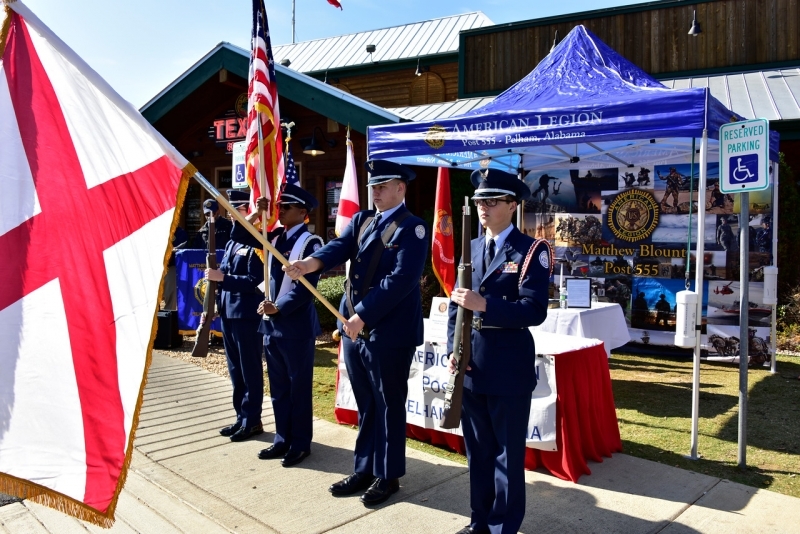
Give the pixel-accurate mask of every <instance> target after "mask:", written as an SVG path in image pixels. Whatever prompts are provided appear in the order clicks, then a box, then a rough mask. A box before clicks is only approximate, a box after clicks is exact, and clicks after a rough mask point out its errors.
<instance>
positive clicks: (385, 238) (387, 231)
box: [344, 211, 411, 317]
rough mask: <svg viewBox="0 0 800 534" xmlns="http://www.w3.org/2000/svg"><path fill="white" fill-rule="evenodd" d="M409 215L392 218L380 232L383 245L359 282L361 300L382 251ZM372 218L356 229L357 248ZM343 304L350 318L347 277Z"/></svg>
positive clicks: (373, 254) (350, 293) (350, 284)
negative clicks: (345, 305) (344, 303)
mask: <svg viewBox="0 0 800 534" xmlns="http://www.w3.org/2000/svg"><path fill="white" fill-rule="evenodd" d="M409 215H411V212H409V211H405V212H403V213H401V214H400V215H398V216H397V217H395V218H394V220H393V221H392V222H390V223H389V224H388V225H386V228H384V229H383V232H381V242H382V243H383V246H382V247H375V248H374V249H373V252H372V257H371V258H370V261H369V266H368V267H367V272H366V273H365V274H364V280H363V281H362V282H361V298H362V300H363V299H364V297H366V296H367V292H369V286H370V283H372V277H373V276H375V271H377V270H378V263H380V261H381V256H382V255H383V251H384V250H386V244H387V243H388V242H389V240H390V239H391V238H392V236H393V235H394V233H395V231H396V230H397V227H398V226H400V223H401V222H403V221H404V220H405V218H406V217H408V216H409ZM373 218H374V217H367V218H366V219H365V220H364V222H363V223H362V224H361V228H359V229H358V238H357V240H356V242H357V243H358V246H359V247H360V246H361V238H362V235H363V233H364V229H365V228H366V227H367V226H368V225H369V223H371V222H372V219H373ZM344 289H345V291H344V294H345V302H346V304H347V311H348V312H349V313H350V317H352V316H353V315H355V314H356V311H355V308H354V306H353V295H352V293H353V284H352V282H351V280H350V278H349V277H348V278H347V280H346V281H345V288H344Z"/></svg>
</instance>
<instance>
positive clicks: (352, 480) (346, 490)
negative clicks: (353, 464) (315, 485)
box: [328, 473, 376, 495]
mask: <svg viewBox="0 0 800 534" xmlns="http://www.w3.org/2000/svg"><path fill="white" fill-rule="evenodd" d="M375 480H376V479H375V477H374V476H372V475H368V474H367V473H353V474H352V475H350V476H349V477H347V478H345V479H344V480H341V481H339V482H337V483H336V484H331V487H330V488H328V491H330V492H331V493H333V494H334V495H352V494H353V493H357V492H359V491H361V490H365V489H367V488H368V487H370V485H371V484H372V482H373V481H375Z"/></svg>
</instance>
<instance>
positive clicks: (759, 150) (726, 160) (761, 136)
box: [719, 119, 769, 193]
mask: <svg viewBox="0 0 800 534" xmlns="http://www.w3.org/2000/svg"><path fill="white" fill-rule="evenodd" d="M719 170H720V172H719V188H720V190H722V192H723V193H747V192H750V191H761V190H763V189H766V188H767V187H769V121H768V120H767V119H752V120H748V121H740V122H734V123H731V124H724V125H722V126H721V127H720V129H719Z"/></svg>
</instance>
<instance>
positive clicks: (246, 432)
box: [231, 425, 264, 441]
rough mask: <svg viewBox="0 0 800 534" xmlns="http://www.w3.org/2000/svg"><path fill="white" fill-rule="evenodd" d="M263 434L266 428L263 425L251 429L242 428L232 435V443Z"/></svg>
mask: <svg viewBox="0 0 800 534" xmlns="http://www.w3.org/2000/svg"><path fill="white" fill-rule="evenodd" d="M263 433H264V427H263V426H261V425H256V426H251V427H250V428H246V427H242V428H240V429H239V430H237V431H236V432H234V433H233V434H231V441H244V440H246V439H250V438H252V437H253V436H257V435H259V434H263Z"/></svg>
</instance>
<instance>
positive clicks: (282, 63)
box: [281, 59, 292, 67]
mask: <svg viewBox="0 0 800 534" xmlns="http://www.w3.org/2000/svg"><path fill="white" fill-rule="evenodd" d="M291 64H292V62H291V61H289V60H288V59H282V60H281V65H283V66H284V67H288V66H289V65H291Z"/></svg>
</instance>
